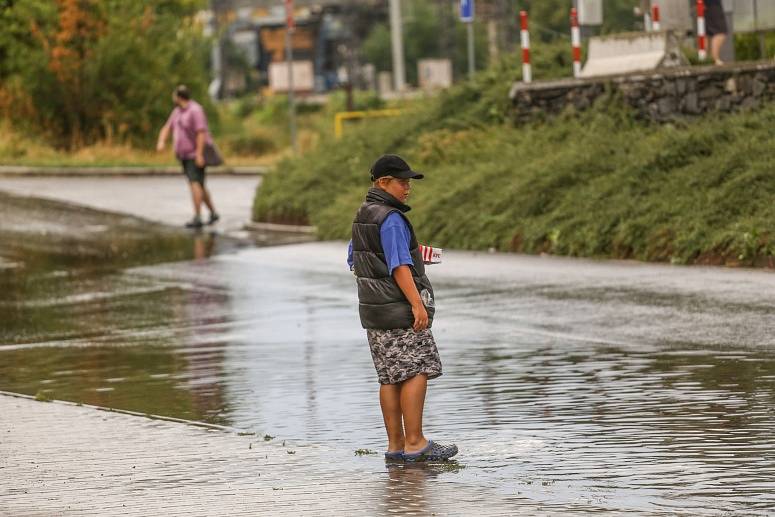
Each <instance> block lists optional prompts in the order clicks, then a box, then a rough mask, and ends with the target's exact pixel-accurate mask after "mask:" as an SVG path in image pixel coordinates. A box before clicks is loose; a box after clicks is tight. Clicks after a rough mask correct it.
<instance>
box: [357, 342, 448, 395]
mask: <svg viewBox="0 0 775 517" xmlns="http://www.w3.org/2000/svg"><path fill="white" fill-rule="evenodd" d="M366 336H367V338H368V340H369V348H370V349H371V358H372V359H373V360H374V368H376V370H377V380H379V383H380V384H398V383H399V382H403V381H405V380H407V379H411V378H412V377H414V376H415V375H418V374H420V373H424V374H426V375H427V376H428V378H429V379H435V378H436V377H438V376H439V375H441V358H440V357H439V351H438V350H437V349H436V340H435V339H433V333H432V332H431V329H425V330H421V331H419V332H415V331H414V330H412V329H393V330H367V331H366Z"/></svg>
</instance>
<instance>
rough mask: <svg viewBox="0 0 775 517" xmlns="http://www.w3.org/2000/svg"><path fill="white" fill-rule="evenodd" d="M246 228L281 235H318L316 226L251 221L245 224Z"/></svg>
mask: <svg viewBox="0 0 775 517" xmlns="http://www.w3.org/2000/svg"><path fill="white" fill-rule="evenodd" d="M244 228H245V229H246V230H250V231H257V232H281V233H299V234H302V235H309V236H314V235H315V234H316V233H317V231H318V230H317V228H316V227H315V226H298V225H293V224H276V223H261V222H256V221H250V222H248V223H245V226H244Z"/></svg>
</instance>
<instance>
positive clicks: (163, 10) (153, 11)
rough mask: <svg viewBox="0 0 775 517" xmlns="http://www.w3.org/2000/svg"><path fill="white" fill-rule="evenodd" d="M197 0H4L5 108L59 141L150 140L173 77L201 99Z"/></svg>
mask: <svg viewBox="0 0 775 517" xmlns="http://www.w3.org/2000/svg"><path fill="white" fill-rule="evenodd" d="M201 3H202V2H200V1H199V0H196V1H195V0H138V1H132V2H126V1H122V0H99V1H98V0H56V2H51V1H47V0H4V1H3V3H0V23H1V24H2V25H0V56H2V57H3V58H4V59H2V60H0V114H2V115H4V117H5V118H8V119H10V120H12V121H13V122H14V123H16V124H17V125H22V126H26V127H27V128H28V129H31V130H33V131H38V132H41V133H43V134H44V135H45V136H47V137H48V138H49V139H50V140H51V141H52V142H53V143H54V144H56V145H60V146H64V147H70V148H72V147H78V146H80V145H83V144H86V143H90V142H94V141H97V140H109V141H113V140H118V141H121V142H133V143H137V144H143V145H145V144H148V143H149V142H150V141H152V140H153V133H154V132H155V129H156V128H158V127H159V126H160V125H161V124H162V123H163V121H164V118H165V117H166V116H167V114H168V113H169V111H170V109H171V103H170V93H171V91H172V89H173V88H174V86H175V84H178V83H186V84H188V85H189V86H190V87H191V89H192V91H193V92H194V94H195V95H197V97H198V98H200V99H203V98H204V97H205V96H204V92H205V87H206V81H207V77H206V70H205V64H206V59H207V58H206V56H207V42H206V41H205V40H204V39H203V38H202V37H201V36H200V32H201V31H199V30H198V29H197V27H196V26H195V23H196V22H195V21H194V18H193V15H194V14H195V12H196V10H197V9H198V8H199V7H201V5H200V4H201Z"/></svg>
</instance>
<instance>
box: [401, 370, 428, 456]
mask: <svg viewBox="0 0 775 517" xmlns="http://www.w3.org/2000/svg"><path fill="white" fill-rule="evenodd" d="M427 387H428V376H427V375H425V374H424V373H421V374H419V375H415V376H414V377H412V378H411V379H408V380H406V381H404V382H402V383H401V413H402V414H403V416H404V431H405V439H404V452H407V453H412V452H417V451H420V450H422V449H424V448H425V446H426V445H428V440H426V439H425V436H423V433H422V411H423V407H424V406H425V391H426V389H427Z"/></svg>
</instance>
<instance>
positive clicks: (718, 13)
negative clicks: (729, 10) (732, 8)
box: [705, 0, 729, 65]
mask: <svg viewBox="0 0 775 517" xmlns="http://www.w3.org/2000/svg"><path fill="white" fill-rule="evenodd" d="M705 26H706V30H707V33H708V37H709V38H710V56H711V58H713V62H714V63H716V64H717V65H723V64H724V62H723V61H722V60H721V47H723V46H724V42H725V41H726V39H727V33H728V32H729V29H728V28H727V17H726V14H724V5H723V3H722V0H705Z"/></svg>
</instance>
